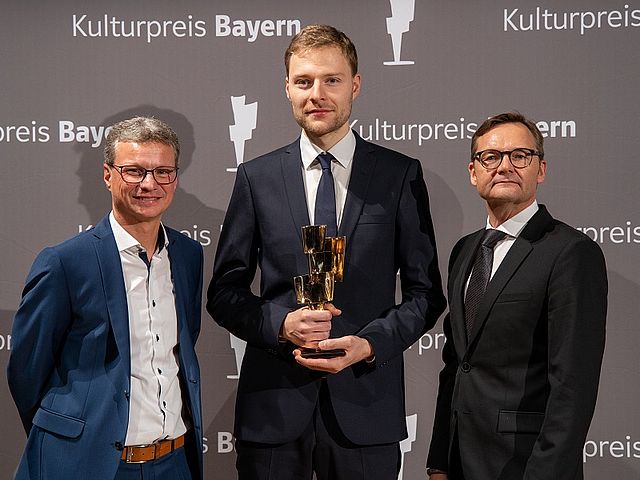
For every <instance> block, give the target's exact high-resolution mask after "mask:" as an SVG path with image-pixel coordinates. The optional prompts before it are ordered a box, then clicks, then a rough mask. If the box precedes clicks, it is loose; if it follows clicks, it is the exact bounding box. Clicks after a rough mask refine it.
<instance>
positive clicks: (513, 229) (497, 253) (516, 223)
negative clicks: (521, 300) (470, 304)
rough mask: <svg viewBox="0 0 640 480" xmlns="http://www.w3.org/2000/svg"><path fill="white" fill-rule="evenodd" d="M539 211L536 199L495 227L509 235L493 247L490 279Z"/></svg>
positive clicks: (465, 288)
mask: <svg viewBox="0 0 640 480" xmlns="http://www.w3.org/2000/svg"><path fill="white" fill-rule="evenodd" d="M537 211H538V202H536V201H535V200H534V201H533V203H532V204H531V205H529V206H528V207H527V208H525V209H524V210H522V211H521V212H520V213H518V214H517V215H514V216H513V217H511V218H510V219H509V220H507V221H506V222H504V223H503V224H501V225H498V227H497V228H496V229H495V230H500V231H501V232H504V233H506V234H507V236H506V237H504V238H503V239H502V240H500V241H499V242H498V243H496V246H495V247H493V264H492V265H491V276H490V277H489V281H491V279H492V278H493V275H494V274H495V273H496V270H498V267H499V266H500V264H501V263H502V261H503V260H504V259H505V257H506V256H507V253H509V249H510V248H511V246H512V245H513V244H514V242H515V241H516V239H517V238H518V235H520V232H522V230H523V229H524V227H525V226H526V225H527V223H528V222H529V220H531V217H533V216H534V215H535V214H536V212H537ZM490 228H493V227H492V226H491V223H490V222H489V217H488V216H487V225H486V227H485V229H490ZM472 273H473V271H471V272H469V276H468V277H467V283H466V285H465V287H464V295H465V297H466V295H467V288H468V287H469V280H471V274H472Z"/></svg>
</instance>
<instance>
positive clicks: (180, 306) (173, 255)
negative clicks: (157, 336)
mask: <svg viewBox="0 0 640 480" xmlns="http://www.w3.org/2000/svg"><path fill="white" fill-rule="evenodd" d="M166 232H167V236H168V237H169V246H168V247H167V248H168V251H169V265H170V268H171V279H172V280H173V288H174V291H175V305H176V316H177V317H178V337H179V338H180V342H181V343H182V344H186V343H189V344H192V343H193V342H192V341H191V338H190V334H189V329H188V328H186V327H187V325H186V319H187V311H186V308H185V305H186V302H187V300H186V299H187V298H188V292H185V288H186V285H187V279H186V278H185V274H186V272H185V269H184V265H187V264H188V263H187V262H186V261H185V259H184V258H183V255H182V252H181V251H180V249H179V248H175V243H176V240H175V237H174V235H173V233H172V232H171V231H170V230H168V229H166ZM185 335H186V337H184V336H185ZM180 350H181V353H182V349H180Z"/></svg>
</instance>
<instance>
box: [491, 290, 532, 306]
mask: <svg viewBox="0 0 640 480" xmlns="http://www.w3.org/2000/svg"><path fill="white" fill-rule="evenodd" d="M530 301H531V293H529V292H518V293H503V294H501V295H499V296H498V298H496V303H518V302H527V303H528V302H530Z"/></svg>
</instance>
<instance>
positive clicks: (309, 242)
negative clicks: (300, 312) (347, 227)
mask: <svg viewBox="0 0 640 480" xmlns="http://www.w3.org/2000/svg"><path fill="white" fill-rule="evenodd" d="M345 247H346V237H326V226H325V225H307V226H304V227H302V248H303V251H304V253H305V255H307V258H308V259H309V274H308V275H300V276H297V277H294V278H293V286H294V289H295V292H296V301H297V302H298V303H299V304H301V305H307V306H308V307H309V308H310V309H311V310H323V309H324V304H325V303H326V302H330V301H332V300H333V289H334V284H335V282H341V281H342V279H343V277H344V253H345ZM301 350H302V356H303V357H305V358H332V357H339V356H343V355H344V354H345V351H344V350H343V349H334V350H320V349H313V348H302V349H301Z"/></svg>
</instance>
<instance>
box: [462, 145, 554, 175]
mask: <svg viewBox="0 0 640 480" xmlns="http://www.w3.org/2000/svg"><path fill="white" fill-rule="evenodd" d="M505 155H508V156H509V161H510V162H511V165H513V166H514V168H525V167H528V166H529V165H530V164H531V161H532V160H533V157H534V156H537V157H539V158H540V159H542V153H540V152H537V151H535V150H531V149H530V148H516V149H514V150H505V151H500V150H482V151H481V152H476V153H475V154H474V155H473V156H472V157H471V159H472V160H477V161H479V162H480V164H481V165H482V166H483V167H484V168H486V169H487V170H495V169H496V168H498V166H499V165H500V163H502V157H503V156H505Z"/></svg>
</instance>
